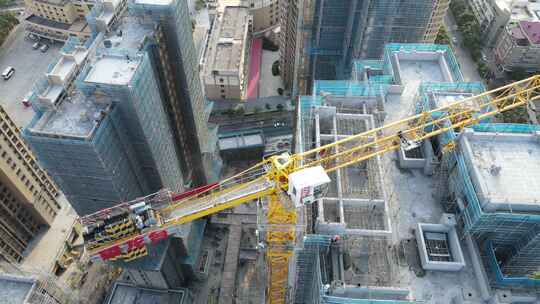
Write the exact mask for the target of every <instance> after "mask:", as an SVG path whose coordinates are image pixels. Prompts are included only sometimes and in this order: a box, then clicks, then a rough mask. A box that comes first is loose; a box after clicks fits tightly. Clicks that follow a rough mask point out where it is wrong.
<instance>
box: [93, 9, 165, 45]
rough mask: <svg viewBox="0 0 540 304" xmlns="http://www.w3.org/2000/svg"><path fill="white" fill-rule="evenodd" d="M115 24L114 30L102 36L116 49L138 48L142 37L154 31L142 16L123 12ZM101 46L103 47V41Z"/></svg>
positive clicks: (151, 25) (142, 40) (142, 39)
mask: <svg viewBox="0 0 540 304" xmlns="http://www.w3.org/2000/svg"><path fill="white" fill-rule="evenodd" d="M116 25H117V28H116V30H115V31H110V32H109V33H108V34H107V35H106V36H105V38H104V41H107V40H108V41H110V42H111V45H110V47H112V48H116V49H134V50H140V49H141V47H142V45H143V42H144V38H145V37H146V36H148V35H151V34H152V33H153V31H154V25H153V24H152V23H145V22H144V20H143V18H141V17H139V16H133V15H127V14H124V15H123V16H122V18H120V19H119V20H118V21H117V22H116ZM101 47H105V45H104V44H103V42H102V44H101Z"/></svg>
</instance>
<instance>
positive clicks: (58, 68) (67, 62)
mask: <svg viewBox="0 0 540 304" xmlns="http://www.w3.org/2000/svg"><path fill="white" fill-rule="evenodd" d="M76 66H77V65H76V64H75V60H73V59H71V58H69V57H66V56H63V57H61V58H60V60H58V62H57V63H56V65H55V66H54V68H53V70H52V71H51V73H50V74H51V75H55V76H58V77H60V79H61V80H62V81H65V80H66V78H67V77H68V76H69V74H70V73H71V72H72V71H73V70H75V68H76Z"/></svg>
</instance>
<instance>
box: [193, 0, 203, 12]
mask: <svg viewBox="0 0 540 304" xmlns="http://www.w3.org/2000/svg"><path fill="white" fill-rule="evenodd" d="M204 5H205V3H204V0H197V2H195V10H198V11H200V10H201V9H202V8H203V7H204Z"/></svg>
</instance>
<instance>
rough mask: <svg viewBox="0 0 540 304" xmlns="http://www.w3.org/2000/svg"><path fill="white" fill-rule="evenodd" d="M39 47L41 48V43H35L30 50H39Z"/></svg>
mask: <svg viewBox="0 0 540 304" xmlns="http://www.w3.org/2000/svg"><path fill="white" fill-rule="evenodd" d="M40 46H41V43H39V42H36V43H34V44H32V48H33V49H34V50H37V49H39V47H40Z"/></svg>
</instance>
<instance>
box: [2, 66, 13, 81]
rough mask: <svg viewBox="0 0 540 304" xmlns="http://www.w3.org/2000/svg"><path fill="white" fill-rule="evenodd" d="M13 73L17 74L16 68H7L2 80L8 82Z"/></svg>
mask: <svg viewBox="0 0 540 304" xmlns="http://www.w3.org/2000/svg"><path fill="white" fill-rule="evenodd" d="M13 73H15V68H14V67H11V66H10V67H7V68H6V69H5V70H4V71H3V72H2V78H4V80H8V79H10V78H11V76H13Z"/></svg>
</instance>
